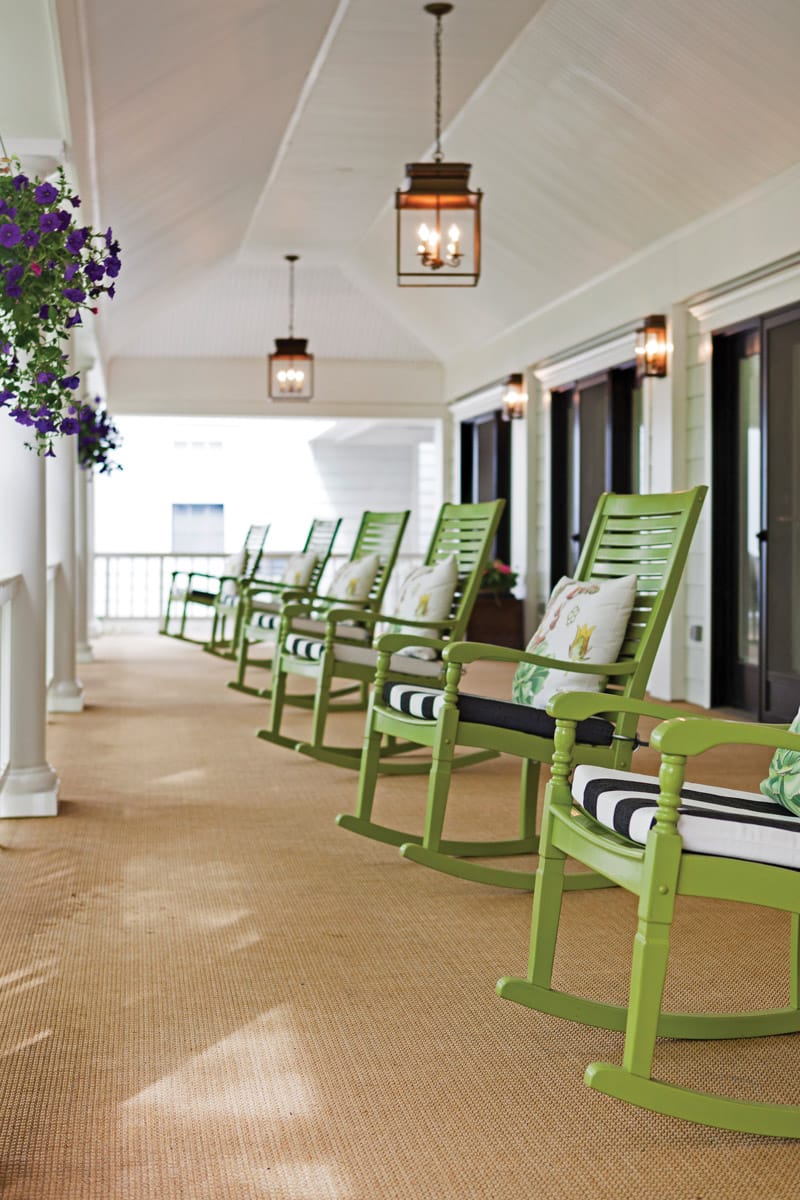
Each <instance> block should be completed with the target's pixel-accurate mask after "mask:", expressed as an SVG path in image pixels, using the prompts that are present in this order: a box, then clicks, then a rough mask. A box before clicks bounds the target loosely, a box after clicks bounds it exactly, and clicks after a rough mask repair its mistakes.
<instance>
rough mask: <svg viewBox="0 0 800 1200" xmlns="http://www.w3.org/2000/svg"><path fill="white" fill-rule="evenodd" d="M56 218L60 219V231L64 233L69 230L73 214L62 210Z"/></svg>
mask: <svg viewBox="0 0 800 1200" xmlns="http://www.w3.org/2000/svg"><path fill="white" fill-rule="evenodd" d="M56 216H57V217H58V227H59V229H61V230H62V231H63V230H65V229H69V227H70V225H71V224H72V214H71V213H69V212H67V210H66V209H65V208H60V209H59V210H58V212H57V213H56Z"/></svg>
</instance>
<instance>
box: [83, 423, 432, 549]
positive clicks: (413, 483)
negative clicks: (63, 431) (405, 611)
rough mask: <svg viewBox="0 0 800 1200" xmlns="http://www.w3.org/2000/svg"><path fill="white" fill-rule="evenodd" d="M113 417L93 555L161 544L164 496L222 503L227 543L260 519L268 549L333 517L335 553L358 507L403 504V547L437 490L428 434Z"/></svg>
mask: <svg viewBox="0 0 800 1200" xmlns="http://www.w3.org/2000/svg"><path fill="white" fill-rule="evenodd" d="M115 420H116V422H117V424H118V426H119V429H120V432H121V434H122V437H123V445H122V448H121V450H120V451H119V453H118V455H117V459H118V461H119V462H120V463H121V464H122V467H123V469H122V470H121V471H115V472H113V473H112V474H109V475H100V476H98V477H97V478H96V479H95V480H94V484H93V486H94V487H95V499H96V503H95V512H96V527H95V538H96V546H95V548H96V550H97V551H98V552H101V553H102V552H105V553H125V552H144V551H151V552H162V553H167V552H169V551H170V550H171V548H172V547H171V533H172V505H173V504H174V503H179V504H223V505H224V509H225V549H226V551H227V552H231V551H233V550H235V549H236V548H238V547H239V546H240V545H241V543H242V541H243V539H244V535H245V533H246V531H247V528H248V526H249V525H250V524H253V523H262V522H269V523H271V530H270V534H269V539H268V542H267V549H268V550H269V551H273V552H275V551H285V550H295V549H297V548H298V547H299V546H301V545H302V543H303V541H304V540H305V536H306V533H307V531H308V526H309V525H310V523H311V520H312V519H313V518H314V517H333V516H341V517H343V518H344V521H343V525H342V529H341V531H340V534H339V538H338V540H337V545H336V551H337V553H342V552H346V551H347V550H348V549H349V547H350V545H351V543H352V540H353V537H354V535H355V531H356V528H357V525H358V520H359V518H360V516H361V513H362V512H363V511H364V509H367V508H370V509H374V510H377V511H394V510H397V509H405V508H410V509H411V510H412V513H413V520H412V523H411V525H410V526H409V528H408V530H407V532H406V536H405V541H404V544H403V547H402V549H403V552H404V553H412V554H413V553H417V552H419V551H420V550H421V549H424V547H425V545H426V544H427V540H428V538H429V536H430V531H431V528H432V524H433V519H434V516H435V512H436V509H438V500H437V501H436V502H435V503H434V499H435V497H436V496H437V493H438V491H439V490H440V487H441V484H440V482H437V475H438V460H437V459H435V458H434V456H433V454H432V452H431V449H432V447H433V445H434V443H433V442H430V443H424V442H423V443H422V444H419V443H415V442H409V443H408V444H402V443H400V444H395V445H382V446H376V445H362V444H358V442H356V441H347V440H345V441H327V440H325V433H326V431H329V430H330V429H331V428H332V422H330V421H322V420H319V419H317V420H314V419H291V418H280V419H275V420H267V419H265V418H261V419H260V420H254V419H247V418H240V419H237V418H229V419H223V418H200V419H193V418H187V417H143V416H115ZM429 447H430V448H429ZM421 459H422V460H423V461H424V462H425V470H424V473H423V472H422V471H421V469H420V460H421Z"/></svg>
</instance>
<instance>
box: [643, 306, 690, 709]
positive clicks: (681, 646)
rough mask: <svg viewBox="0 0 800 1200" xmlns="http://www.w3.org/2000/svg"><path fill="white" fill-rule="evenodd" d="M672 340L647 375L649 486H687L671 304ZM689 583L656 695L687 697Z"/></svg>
mask: <svg viewBox="0 0 800 1200" xmlns="http://www.w3.org/2000/svg"><path fill="white" fill-rule="evenodd" d="M669 337H670V342H671V345H672V351H671V354H670V363H669V374H668V375H667V377H666V378H664V379H645V380H644V387H645V405H646V408H647V414H648V416H647V419H648V423H649V427H650V456H649V457H650V467H649V478H650V491H651V492H678V491H682V490H683V489H684V488H685V487H686V414H687V400H686V371H687V365H686V338H687V328H686V311H685V309H684V308H683V306H682V305H677V306H675V307H674V308H673V309H672V313H671V316H670V322H669ZM688 641H689V631H688V628H687V623H686V583H685V579H684V580H683V581H682V582H681V584H680V586H679V588H678V593H677V595H676V597H675V601H674V603H673V605H672V611H671V613H670V618H669V620H668V621H667V625H666V628H665V630H664V634H663V636H662V638H661V642H660V644H659V647H658V652H657V654H656V657H655V662H654V663H653V669H652V671H651V672H650V679H649V681H648V685H647V690H648V692H649V693H650V695H651V696H653V697H654V699H656V700H683V699H684V697H685V696H686V654H687V646H688Z"/></svg>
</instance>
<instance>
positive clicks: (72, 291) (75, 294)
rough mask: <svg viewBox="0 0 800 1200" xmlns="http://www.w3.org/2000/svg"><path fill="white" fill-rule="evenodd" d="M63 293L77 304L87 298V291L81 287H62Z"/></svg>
mask: <svg viewBox="0 0 800 1200" xmlns="http://www.w3.org/2000/svg"><path fill="white" fill-rule="evenodd" d="M61 295H62V296H66V298H67V300H72V301H74V303H75V304H80V302H81V300H85V299H86V292H85V291H84V290H83V288H80V287H69V288H62V289H61Z"/></svg>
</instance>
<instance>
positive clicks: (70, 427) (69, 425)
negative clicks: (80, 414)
mask: <svg viewBox="0 0 800 1200" xmlns="http://www.w3.org/2000/svg"><path fill="white" fill-rule="evenodd" d="M78 427H79V422H78V419H77V417H64V419H63V420H62V422H61V430H60V432H61V433H67V434H69V433H77V432H78Z"/></svg>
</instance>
